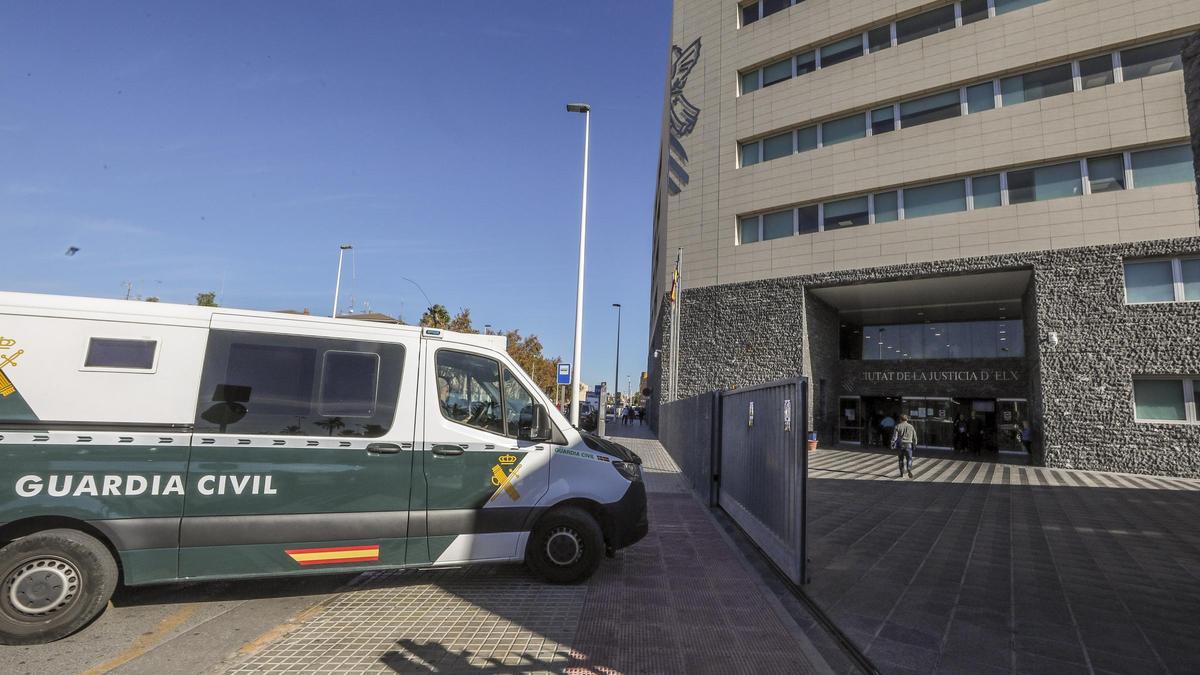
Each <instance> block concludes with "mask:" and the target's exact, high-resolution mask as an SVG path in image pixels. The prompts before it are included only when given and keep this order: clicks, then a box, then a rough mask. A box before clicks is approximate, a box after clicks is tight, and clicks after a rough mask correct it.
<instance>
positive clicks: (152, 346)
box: [83, 337, 158, 373]
mask: <svg viewBox="0 0 1200 675" xmlns="http://www.w3.org/2000/svg"><path fill="white" fill-rule="evenodd" d="M157 352H158V341H157V340H130V339H124V338H100V337H94V338H90V339H89V340H88V347H87V353H86V354H85V355H84V357H83V367H84V369H85V370H132V371H144V372H148V373H149V372H154V357H155V355H156V354H157Z"/></svg>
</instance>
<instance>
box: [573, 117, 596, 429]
mask: <svg viewBox="0 0 1200 675" xmlns="http://www.w3.org/2000/svg"><path fill="white" fill-rule="evenodd" d="M567 112H573V113H583V207H582V209H581V210H580V214H579V281H578V282H577V284H576V287H575V348H574V350H573V351H572V352H571V418H570V420H571V424H572V425H574V426H576V427H578V426H579V366H580V363H579V360H580V359H581V358H582V354H583V253H584V246H585V244H586V243H587V188H588V141H589V139H590V136H591V132H592V107H591V106H590V105H588V104H586V103H568V104H567Z"/></svg>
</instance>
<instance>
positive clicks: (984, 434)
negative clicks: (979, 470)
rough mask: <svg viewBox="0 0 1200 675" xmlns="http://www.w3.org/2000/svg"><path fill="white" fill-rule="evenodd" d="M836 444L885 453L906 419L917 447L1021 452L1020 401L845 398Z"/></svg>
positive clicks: (1023, 410) (1024, 410) (1023, 412)
mask: <svg viewBox="0 0 1200 675" xmlns="http://www.w3.org/2000/svg"><path fill="white" fill-rule="evenodd" d="M839 407H840V414H839V416H838V422H839V430H838V439H839V440H840V441H841V442H843V443H858V444H860V445H862V446H864V447H868V448H887V447H889V445H890V443H891V431H892V427H894V426H895V425H896V424H897V423H899V421H900V415H908V419H909V421H910V422H911V423H912V425H913V426H914V427H916V430H917V437H918V439H919V440H920V443H919V447H926V448H940V449H947V450H949V449H953V450H957V451H960V452H973V453H978V454H984V453H995V452H1014V453H1018V452H1019V453H1024V452H1025V449H1024V447H1023V446H1022V444H1021V428H1022V426H1023V423H1024V421H1025V420H1026V419H1027V418H1028V404H1027V402H1026V401H1025V399H994V398H951V397H944V396H922V397H915V396H914V397H910V396H864V397H857V396H846V397H842V399H841V400H840V404H839Z"/></svg>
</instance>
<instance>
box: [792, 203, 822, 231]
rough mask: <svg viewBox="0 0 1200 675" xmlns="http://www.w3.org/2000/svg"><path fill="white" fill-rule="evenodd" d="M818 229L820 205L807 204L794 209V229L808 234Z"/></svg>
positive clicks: (819, 224)
mask: <svg viewBox="0 0 1200 675" xmlns="http://www.w3.org/2000/svg"><path fill="white" fill-rule="evenodd" d="M820 229H821V207H819V206H817V205H816V204H809V205H808V206H801V207H800V208H798V209H796V231H797V232H798V233H799V234H810V233H812V232H817V231H819V230H820Z"/></svg>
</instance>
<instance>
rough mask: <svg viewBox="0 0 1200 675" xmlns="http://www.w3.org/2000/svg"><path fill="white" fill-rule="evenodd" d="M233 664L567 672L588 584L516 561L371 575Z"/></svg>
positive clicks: (269, 669) (270, 669)
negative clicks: (562, 580) (546, 575)
mask: <svg viewBox="0 0 1200 675" xmlns="http://www.w3.org/2000/svg"><path fill="white" fill-rule="evenodd" d="M356 586H357V587H358V589H357V590H352V591H351V592H348V593H345V594H343V595H341V596H339V597H338V598H337V599H336V600H334V601H333V602H331V603H330V605H329V606H328V607H327V608H326V610H325V611H324V612H323V613H322V614H321V615H319V616H317V617H316V618H314V619H313V620H312V621H310V622H309V623H307V624H305V625H304V626H303V627H301V628H299V629H298V630H297V631H296V632H294V633H292V634H291V635H289V636H288V637H287V638H286V639H284V640H280V641H278V642H277V643H275V644H274V645H271V646H270V647H268V648H266V649H264V650H263V651H262V652H260V653H258V654H255V655H254V656H253V657H251V658H250V659H248V660H247V661H244V662H242V663H239V664H237V665H236V666H235V667H234V668H233V669H231V670H230V671H229V672H232V673H249V672H255V673H275V672H290V673H295V672H305V673H328V672H356V673H362V672H367V673H369V672H382V673H395V672H399V673H428V672H437V673H458V672H478V671H480V670H485V671H489V672H522V673H525V672H563V670H564V669H565V668H566V667H567V666H568V665H569V664H570V663H571V662H573V661H575V662H577V659H578V658H579V656H580V655H578V654H575V653H573V652H572V651H571V649H570V648H569V647H568V646H566V645H569V644H571V642H572V641H573V640H574V637H575V633H576V631H577V630H578V627H579V618H580V613H581V612H582V610H583V605H584V600H585V597H586V595H587V586H583V585H579V586H561V585H553V584H546V583H541V582H539V581H537V580H536V579H534V578H532V577H531V576H530V575H528V574H527V573H525V571H524V570H523V569H522V568H520V567H517V566H497V567H484V568H478V567H477V568H472V569H470V570H444V571H396V572H382V573H378V574H371V575H365V576H364V577H363V578H362V580H361V581H360V582H358V583H357V584H356Z"/></svg>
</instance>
